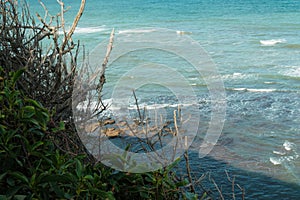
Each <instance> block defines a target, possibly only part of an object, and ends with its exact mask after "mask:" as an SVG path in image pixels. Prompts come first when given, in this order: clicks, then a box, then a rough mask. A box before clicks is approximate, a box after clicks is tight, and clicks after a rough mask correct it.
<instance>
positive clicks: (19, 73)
mask: <svg viewBox="0 0 300 200" xmlns="http://www.w3.org/2000/svg"><path fill="white" fill-rule="evenodd" d="M25 70H26V68H22V69H19V70H18V71H16V72H14V74H13V77H12V84H13V85H15V84H16V82H17V80H18V79H19V78H20V76H21V75H22V74H23V73H24V72H25Z"/></svg>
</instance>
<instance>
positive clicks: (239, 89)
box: [232, 88, 276, 92]
mask: <svg viewBox="0 0 300 200" xmlns="http://www.w3.org/2000/svg"><path fill="white" fill-rule="evenodd" d="M232 90H234V91H245V92H275V91H276V89H252V88H233V89H232Z"/></svg>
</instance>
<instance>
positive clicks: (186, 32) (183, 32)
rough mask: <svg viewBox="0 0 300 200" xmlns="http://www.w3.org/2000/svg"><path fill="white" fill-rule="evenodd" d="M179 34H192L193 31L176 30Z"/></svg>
mask: <svg viewBox="0 0 300 200" xmlns="http://www.w3.org/2000/svg"><path fill="white" fill-rule="evenodd" d="M176 34H177V35H191V34H192V32H189V31H176Z"/></svg>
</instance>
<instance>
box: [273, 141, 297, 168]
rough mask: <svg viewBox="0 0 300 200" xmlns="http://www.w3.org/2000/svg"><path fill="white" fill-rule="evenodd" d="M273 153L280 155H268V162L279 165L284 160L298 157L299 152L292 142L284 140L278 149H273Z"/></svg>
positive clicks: (287, 160) (289, 160)
mask: <svg viewBox="0 0 300 200" xmlns="http://www.w3.org/2000/svg"><path fill="white" fill-rule="evenodd" d="M273 154H276V155H278V156H280V157H270V162H271V163H272V164H273V165H281V164H285V163H286V162H292V161H294V160H296V159H298V158H299V154H298V152H297V146H296V144H295V143H293V142H289V141H287V140H286V141H284V143H283V144H282V147H281V150H280V151H276V150H274V151H273Z"/></svg>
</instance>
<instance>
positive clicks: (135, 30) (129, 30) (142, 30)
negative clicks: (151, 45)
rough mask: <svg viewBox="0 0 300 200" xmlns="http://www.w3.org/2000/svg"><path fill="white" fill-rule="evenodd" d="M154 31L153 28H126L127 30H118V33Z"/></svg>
mask: <svg viewBox="0 0 300 200" xmlns="http://www.w3.org/2000/svg"><path fill="white" fill-rule="evenodd" d="M154 31H155V29H128V30H123V31H119V34H130V33H150V32H154Z"/></svg>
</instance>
